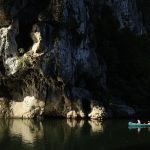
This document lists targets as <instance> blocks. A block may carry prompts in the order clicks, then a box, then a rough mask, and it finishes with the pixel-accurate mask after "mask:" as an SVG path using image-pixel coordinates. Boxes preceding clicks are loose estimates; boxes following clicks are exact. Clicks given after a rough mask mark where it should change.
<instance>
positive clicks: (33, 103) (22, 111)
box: [10, 96, 45, 118]
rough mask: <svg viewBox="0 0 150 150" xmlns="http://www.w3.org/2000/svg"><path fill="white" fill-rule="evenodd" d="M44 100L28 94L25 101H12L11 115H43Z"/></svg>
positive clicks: (24, 116) (18, 116) (26, 116)
mask: <svg viewBox="0 0 150 150" xmlns="http://www.w3.org/2000/svg"><path fill="white" fill-rule="evenodd" d="M44 106H45V104H44V102H42V101H39V100H37V99H36V98H35V97H34V96H32V97H30V96H27V97H25V98H24V100H23V102H15V101H12V102H11V107H10V109H11V117H14V118H34V117H38V116H41V115H42V113H43V111H44Z"/></svg>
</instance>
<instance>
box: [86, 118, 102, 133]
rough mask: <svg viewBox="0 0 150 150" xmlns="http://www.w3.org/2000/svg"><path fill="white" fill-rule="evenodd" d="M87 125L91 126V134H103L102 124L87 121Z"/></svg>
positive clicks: (96, 121)
mask: <svg viewBox="0 0 150 150" xmlns="http://www.w3.org/2000/svg"><path fill="white" fill-rule="evenodd" d="M88 123H89V125H90V126H91V132H92V133H98V132H103V130H104V128H103V125H102V122H101V121H99V120H90V121H88Z"/></svg>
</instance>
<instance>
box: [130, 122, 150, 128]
mask: <svg viewBox="0 0 150 150" xmlns="http://www.w3.org/2000/svg"><path fill="white" fill-rule="evenodd" d="M128 126H129V127H131V128H146V127H150V124H144V123H133V122H128Z"/></svg>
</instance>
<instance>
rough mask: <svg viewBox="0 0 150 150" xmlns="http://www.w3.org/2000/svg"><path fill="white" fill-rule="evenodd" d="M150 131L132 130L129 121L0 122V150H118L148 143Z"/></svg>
mask: <svg viewBox="0 0 150 150" xmlns="http://www.w3.org/2000/svg"><path fill="white" fill-rule="evenodd" d="M148 130H149V129H141V131H140V134H139V133H137V129H134V130H129V129H128V121H116V120H114V121H105V122H100V121H98V120H73V119H68V120H42V121H39V120H37V121H34V120H0V148H1V149H7V150H12V149H17V150H26V149H28V150H30V149H31V150H33V149H36V150H76V149H78V150H83V149H86V150H91V149H97V148H99V149H103V150H116V149H119V150H120V149H123V147H126V149H128V150H130V149H132V150H133V149H135V148H137V141H138V147H140V146H141V145H140V144H142V146H143V147H144V145H145V144H149V139H150V133H149V132H148Z"/></svg>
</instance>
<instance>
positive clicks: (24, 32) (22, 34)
mask: <svg viewBox="0 0 150 150" xmlns="http://www.w3.org/2000/svg"><path fill="white" fill-rule="evenodd" d="M31 30H32V24H31V23H29V24H24V23H23V22H21V21H19V35H18V36H17V37H16V42H17V45H18V47H17V48H18V49H19V48H23V49H24V50H25V52H27V51H28V50H29V48H30V47H31V46H32V45H33V40H32V38H31V35H30V34H31Z"/></svg>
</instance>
